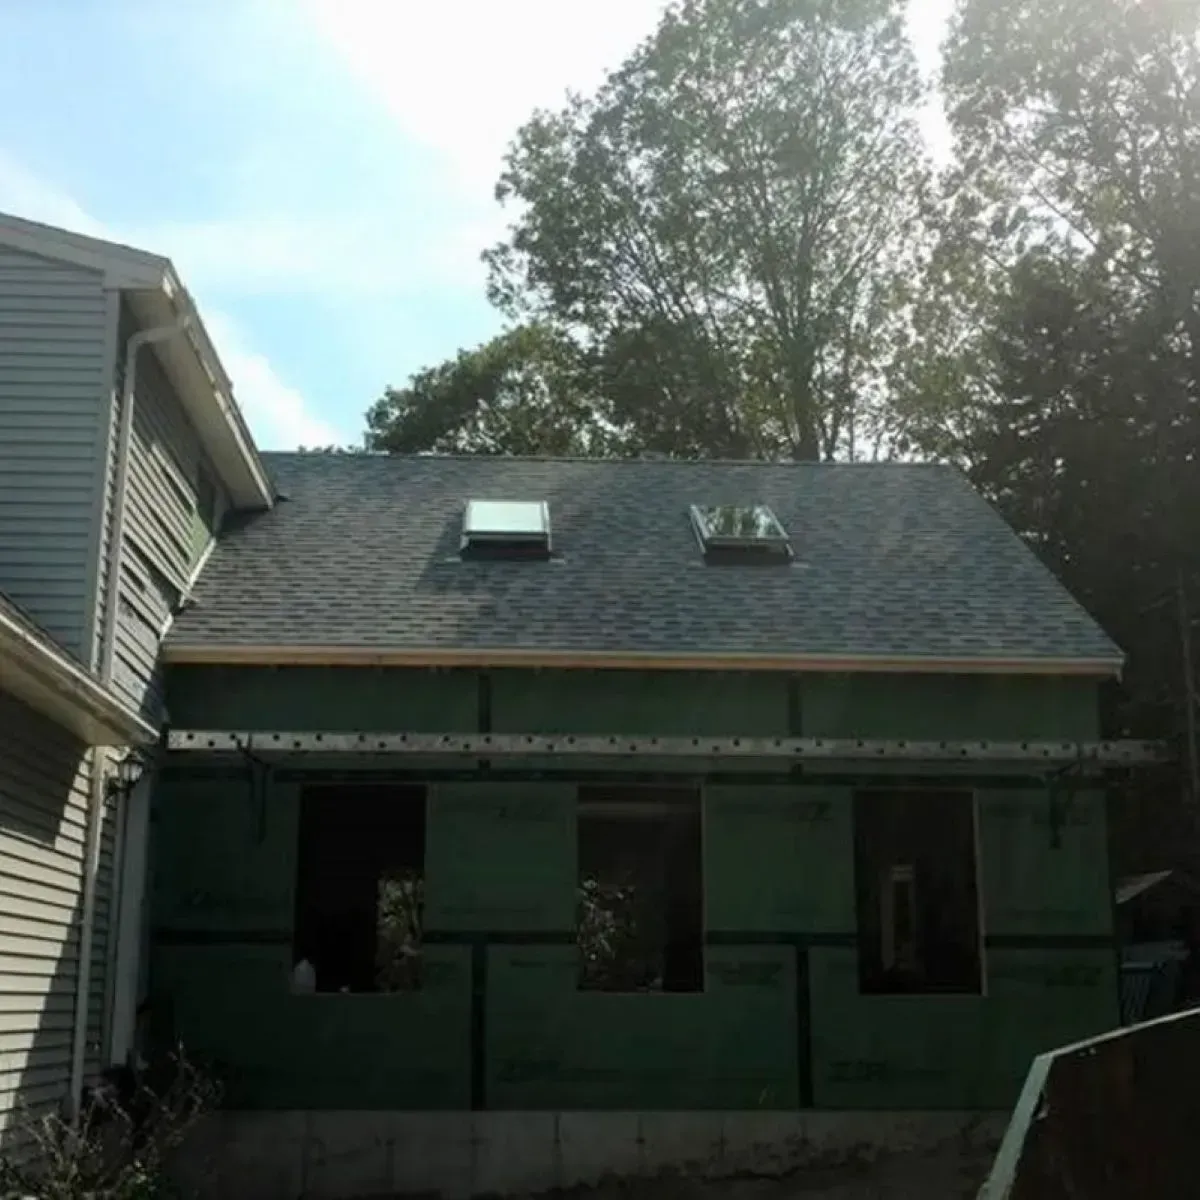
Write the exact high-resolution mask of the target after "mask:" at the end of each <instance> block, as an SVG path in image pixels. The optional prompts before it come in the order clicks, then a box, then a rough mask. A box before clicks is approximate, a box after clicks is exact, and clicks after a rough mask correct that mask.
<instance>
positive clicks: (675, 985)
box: [577, 786, 704, 992]
mask: <svg viewBox="0 0 1200 1200" xmlns="http://www.w3.org/2000/svg"><path fill="white" fill-rule="evenodd" d="M578 826H579V834H578V836H579V907H578V918H577V938H578V944H579V951H580V978H579V986H580V987H581V988H584V989H587V990H591V991H605V992H699V991H703V990H704V918H703V906H704V898H703V882H702V866H701V835H700V797H699V795H698V794H697V792H696V791H694V790H693V789H689V788H653V787H621V786H613V787H587V788H581V789H580V792H579V810H578Z"/></svg>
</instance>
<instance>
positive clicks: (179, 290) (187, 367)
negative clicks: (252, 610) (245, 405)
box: [125, 263, 275, 509]
mask: <svg viewBox="0 0 1200 1200" xmlns="http://www.w3.org/2000/svg"><path fill="white" fill-rule="evenodd" d="M125 290H126V291H127V293H128V295H129V300H130V303H131V305H132V307H133V310H134V313H135V315H136V316H137V318H138V321H139V323H140V324H142V325H143V326H145V327H147V328H152V327H154V326H158V325H169V324H170V323H171V322H172V321H175V320H177V319H178V318H179V317H181V316H186V317H187V318H188V320H189V325H188V328H187V331H186V333H185V334H184V335H183V336H181V337H177V338H171V339H169V340H168V341H166V342H162V343H160V344H159V345H158V347H157V348H156V349H157V353H158V356H159V358H160V359H161V360H162V362H163V366H164V367H165V368H166V370H167V372H168V374H169V375H170V376H171V378H172V382H174V384H175V386H176V388H177V390H178V392H179V398H180V401H181V402H182V404H183V407H184V409H185V410H186V411H187V414H188V417H189V418H190V419H191V421H192V424H193V425H194V426H195V427H196V432H197V433H198V434H199V435H200V438H201V441H202V442H203V443H204V446H205V449H206V450H207V451H208V456H209V458H210V459H211V461H212V464H213V466H214V467H215V468H216V470H217V472H218V473H219V474H220V476H221V479H222V482H223V483H224V484H225V486H226V487H227V488H228V489H229V493H230V497H231V499H232V501H233V504H234V507H235V508H241V509H264V508H270V507H271V505H272V504H273V503H274V499H275V497H274V492H273V490H272V487H271V483H270V480H269V479H268V477H267V473H266V469H265V468H264V467H263V464H262V460H261V459H260V458H259V455H258V450H257V448H256V447H255V445H254V440H253V438H252V437H251V435H250V430H249V428H248V427H247V425H246V422H245V419H244V418H243V417H242V414H241V410H240V409H239V408H238V406H237V403H236V401H235V400H234V398H233V386H232V384H231V383H230V380H229V376H228V375H227V374H226V373H225V369H224V367H223V366H222V364H221V360H220V358H219V356H218V355H217V351H216V347H215V346H214V345H213V343H212V339H211V338H210V337H209V335H208V331H207V329H206V328H205V326H204V321H203V320H202V318H201V316H200V312H199V310H198V309H197V307H196V304H195V302H194V301H193V300H192V297H191V295H190V294H189V293H188V291H187V289H186V288H185V287H184V286H183V284H182V283H181V282H180V280H179V277H178V276H177V275H176V274H175V270H174V268H173V267H172V266H171V264H170V263H167V264H166V269H165V270H164V272H163V274H162V277H161V278H160V280H159V281H158V285H157V286H155V287H128V288H126V289H125Z"/></svg>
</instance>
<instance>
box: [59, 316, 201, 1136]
mask: <svg viewBox="0 0 1200 1200" xmlns="http://www.w3.org/2000/svg"><path fill="white" fill-rule="evenodd" d="M191 322H192V319H191V317H190V316H189V315H188V314H186V313H185V314H183V315H182V316H180V317H179V319H178V320H176V321H173V322H172V323H171V324H170V325H160V326H158V327H157V328H155V329H141V330H139V331H138V332H137V333H135V334H133V336H132V337H130V339H129V341H128V342H127V343H126V345H125V377H124V380H123V382H122V387H121V414H120V418H121V423H120V425H119V427H118V430H117V446H116V452H117V453H116V460H117V462H116V478H115V479H114V480H113V511H112V529H111V530H110V532H109V539H108V545H107V547H106V550H107V566H108V573H107V577H106V578H105V581H104V584H105V586H104V599H105V607H104V628H103V631H102V633H101V642H100V655H99V672H98V673H99V676H100V682H101V683H102V684H103V685H104V687H105V688H111V687H112V680H113V669H114V666H115V664H116V657H117V617H118V612H119V609H120V600H121V561H122V553H121V552H122V549H123V548H124V542H125V511H126V507H127V503H128V490H129V451H130V445H131V443H132V441H133V409H134V403H135V401H134V394H135V391H136V387H137V356H138V351H139V350H141V348H142V347H143V346H148V345H152V344H154V343H155V342H165V341H166V340H167V339H169V338H173V337H175V336H177V335H178V334H180V333H183V332H184V330H186V329H187V328H188V326H189V325H190V324H191ZM91 757H92V779H91V790H90V794H89V802H90V804H89V808H90V811H89V813H88V836H87V844H86V846H85V850H84V862H83V870H84V877H83V911H82V913H81V916H80V927H79V968H78V971H77V972H76V976H75V1024H74V1029H73V1030H72V1035H71V1078H70V1084H69V1087H70V1091H69V1093H68V1103H69V1105H70V1109H71V1114H72V1117H75V1116H78V1114H79V1106H80V1101H81V1099H82V1097H83V1076H84V1069H85V1067H86V1065H87V1033H88V1010H89V1008H90V1004H89V1001H90V995H89V993H90V991H91V986H92V941H93V937H94V934H95V928H96V880H97V877H98V876H99V874H100V845H101V833H102V832H103V829H104V803H105V799H106V793H107V782H108V752H107V751H106V750H105V749H104V748H103V747H99V746H97V747H94V748H93V750H92V756H91ZM118 911H119V910H118Z"/></svg>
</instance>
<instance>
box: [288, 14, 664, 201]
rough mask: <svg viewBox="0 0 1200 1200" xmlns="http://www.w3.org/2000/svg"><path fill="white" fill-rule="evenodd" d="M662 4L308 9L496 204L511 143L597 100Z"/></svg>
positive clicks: (404, 125)
mask: <svg viewBox="0 0 1200 1200" xmlns="http://www.w3.org/2000/svg"><path fill="white" fill-rule="evenodd" d="M664 7H665V3H664V0H503V2H501V0H442V2H441V3H436V4H430V3H425V2H424V0H309V3H308V8H309V11H310V13H311V14H312V17H313V19H314V21H315V23H316V25H317V27H318V29H319V30H320V32H321V34H322V36H323V37H324V39H325V40H326V42H327V44H329V45H332V46H333V47H334V48H335V49H336V50H337V51H338V52H339V54H340V55H341V56H342V58H343V60H344V61H345V62H346V64H347V65H348V66H349V68H350V70H351V71H352V72H353V73H354V74H355V75H356V76H357V77H358V79H359V80H360V82H361V83H362V84H363V85H364V86H365V87H366V88H367V89H368V90H369V91H371V92H372V93H374V94H375V95H376V96H377V97H378V99H379V100H380V101H382V103H383V104H384V105H385V106H386V107H387V109H388V111H389V112H390V113H391V115H392V117H393V119H394V120H395V121H396V122H397V124H398V125H399V126H400V128H401V130H402V131H403V132H404V134H405V135H406V136H408V137H409V138H411V139H413V140H414V141H416V142H418V143H420V144H422V145H425V146H427V147H430V148H431V149H433V150H435V151H436V152H437V154H438V156H439V157H440V158H441V159H442V160H443V161H444V162H445V163H446V164H447V165H448V166H449V167H450V169H451V171H452V172H453V173H454V175H455V176H456V177H457V180H458V183H459V186H460V187H461V188H463V189H465V190H466V191H467V193H468V194H470V195H473V196H475V197H477V198H478V200H479V201H481V202H482V201H487V200H488V199H489V197H490V193H491V188H492V186H493V184H494V183H495V181H496V176H497V175H498V174H499V168H500V161H501V158H502V156H503V152H504V148H505V146H506V145H507V144H508V141H509V139H510V138H511V137H512V135H513V134H514V133H515V132H516V130H517V128H518V126H520V125H521V124H522V123H523V122H524V121H525V120H526V119H527V118H528V116H529V115H530V113H531V112H532V110H533V109H534V108H536V107H539V106H557V105H559V104H560V103H561V102H562V100H563V97H564V93H565V92H566V90H567V89H568V88H570V89H572V90H575V91H588V90H589V89H591V88H593V87H595V86H596V85H597V84H598V83H599V82H600V81H601V79H602V78H603V75H604V72H605V70H607V69H609V68H612V67H616V66H619V65H620V63H621V61H622V59H624V58H625V56H626V55H627V53H628V52H629V51H630V50H631V49H632V48H633V46H634V45H635V44H636V43H637V42H638V41H639V40H640V39H641V38H642V37H644V36H645V35H647V34H648V33H650V32H651V31H652V30H653V29H654V27H655V24H656V23H657V20H658V16H659V14H660V13H661V12H662V10H663V8H664Z"/></svg>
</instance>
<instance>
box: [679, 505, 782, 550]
mask: <svg viewBox="0 0 1200 1200" xmlns="http://www.w3.org/2000/svg"><path fill="white" fill-rule="evenodd" d="M691 512H692V525H693V526H694V528H695V530H696V536H697V537H698V538H699V539H700V545H701V546H703V548H704V554H705V557H706V558H708V559H709V560H710V561H729V562H746V561H767V562H787V561H788V560H789V559H790V558H791V557H792V546H791V542H790V540H789V539H788V535H787V530H785V529H784V527H783V526H782V525H781V524H780V523H779V519H778V518H777V517H776V516H775V514H774V513H773V512H772V511H771V510H770V509H769V508H768V507H767V506H766V505H765V504H710V505H700V504H693V505H692V510H691Z"/></svg>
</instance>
